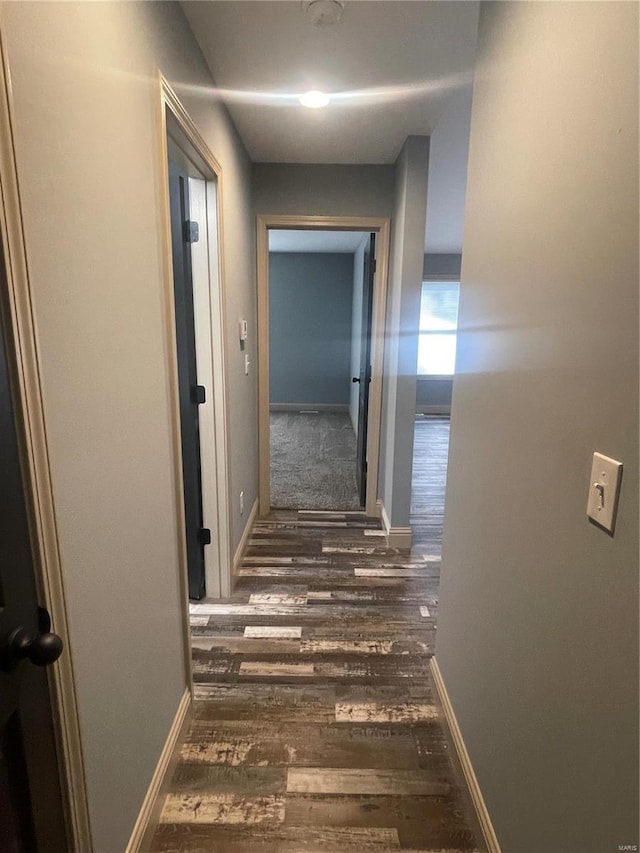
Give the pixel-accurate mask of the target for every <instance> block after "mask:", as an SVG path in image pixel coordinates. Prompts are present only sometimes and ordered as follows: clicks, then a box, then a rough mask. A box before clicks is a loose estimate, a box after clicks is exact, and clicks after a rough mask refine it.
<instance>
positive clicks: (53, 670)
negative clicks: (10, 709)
mask: <svg viewBox="0 0 640 853" xmlns="http://www.w3.org/2000/svg"><path fill="white" fill-rule="evenodd" d="M0 59H1V61H0V239H1V241H2V252H3V255H4V265H5V273H6V285H7V287H6V301H7V308H8V310H7V322H8V325H9V326H10V332H11V335H10V338H9V340H10V341H12V342H13V345H14V356H15V362H16V367H17V369H16V371H15V375H14V378H15V380H16V387H15V390H16V392H17V398H18V399H17V403H18V406H17V407H18V409H19V412H20V415H21V418H22V422H23V432H24V441H23V442H22V447H21V451H22V457H23V458H22V460H21V461H22V464H23V473H24V477H25V480H26V481H27V482H26V485H27V486H28V488H27V492H28V493H30V500H29V501H28V504H29V505H28V507H27V511H28V514H29V525H30V528H31V533H32V545H33V552H34V553H33V561H34V572H35V576H36V582H37V585H38V597H39V599H40V601H41V602H42V604H44V606H45V607H46V608H47V610H48V611H49V613H50V614H51V619H52V622H53V624H54V626H55V630H56V633H57V634H59V635H60V637H62V641H63V643H64V647H65V653H64V654H63V655H61V657H60V659H59V660H58V661H57V663H56V664H55V666H50V667H49V668H48V671H47V676H48V681H49V691H50V694H51V705H52V709H53V712H54V735H55V739H56V747H57V752H58V763H59V770H60V782H61V787H62V795H63V798H64V801H65V802H64V805H65V811H66V815H65V817H66V824H67V831H68V834H69V844H70V845H71V847H72V849H74V850H82V851H86V853H91V850H92V841H91V830H90V826H89V806H88V802H87V794H86V781H85V771H84V761H83V757H82V741H81V738H80V721H79V716H78V705H77V698H76V691H75V681H74V674H73V647H72V645H71V642H70V640H69V629H68V618H67V608H66V603H65V592H64V582H63V579H62V567H61V561H60V549H59V546H58V531H57V525H56V509H55V504H54V500H53V484H52V480H51V468H50V459H49V448H48V438H47V431H46V425H45V419H44V403H43V398H42V386H41V382H40V373H41V371H40V364H41V356H40V350H39V345H38V338H37V333H36V327H35V320H34V314H33V306H32V299H31V281H30V276H29V265H28V262H27V253H26V247H25V240H24V230H23V221H22V205H21V201H20V187H19V182H18V172H17V166H16V160H15V151H14V142H13V132H12V114H13V104H12V95H11V84H10V79H11V77H10V73H9V65H8V58H7V53H6V50H5V48H4V45H3V43H2V41H1V39H0Z"/></svg>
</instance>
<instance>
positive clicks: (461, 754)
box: [431, 658, 500, 853]
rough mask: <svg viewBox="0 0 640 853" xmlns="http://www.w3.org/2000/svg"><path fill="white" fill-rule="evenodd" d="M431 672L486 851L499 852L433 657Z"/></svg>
mask: <svg viewBox="0 0 640 853" xmlns="http://www.w3.org/2000/svg"><path fill="white" fill-rule="evenodd" d="M431 673H432V675H433V683H434V686H435V688H436V692H437V694H438V700H439V702H440V705H441V707H442V711H443V714H444V718H445V721H446V723H447V726H448V727H449V731H450V733H451V739H452V740H453V745H454V748H455V751H456V755H457V758H458V761H459V762H460V766H461V767H462V772H463V774H464V778H465V782H466V783H467V789H468V791H469V795H470V797H471V802H472V803H473V807H474V809H475V813H476V817H477V819H478V823H479V825H480V829H481V831H482V834H483V836H484V842H485V844H486V846H487V851H488V853H500V845H499V844H498V839H497V837H496V833H495V830H494V828H493V824H492V822H491V817H490V816H489V812H488V811H487V806H486V803H485V801H484V797H483V796H482V791H481V790H480V785H479V784H478V780H477V778H476V774H475V772H474V770H473V766H472V764H471V759H470V758H469V753H468V752H467V748H466V746H465V744H464V740H463V738H462V732H461V731H460V726H459V725H458V720H457V719H456V715H455V712H454V710H453V705H452V704H451V700H450V699H449V694H448V693H447V688H446V686H445V683H444V681H443V678H442V673H441V672H440V667H439V666H438V662H437V660H436V659H435V658H431Z"/></svg>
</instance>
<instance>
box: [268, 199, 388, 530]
mask: <svg viewBox="0 0 640 853" xmlns="http://www.w3.org/2000/svg"><path fill="white" fill-rule="evenodd" d="M256 227H257V233H256V237H257V253H256V263H257V283H258V423H259V427H258V432H259V455H260V489H259V499H260V501H259V512H260V515H266V514H267V513H268V512H269V509H270V506H271V490H270V484H269V457H270V447H269V230H270V229H285V230H287V229H302V230H306V231H309V230H314V229H315V230H322V231H368V232H375V233H376V235H377V246H376V271H375V277H374V286H373V316H372V321H371V384H370V386H369V429H368V432H367V464H368V475H367V494H366V505H365V510H366V512H367V513H368V514H369V515H373V514H374V513H375V505H376V498H377V497H378V494H377V492H378V466H379V460H380V428H381V420H382V371H383V361H384V342H385V327H386V305H387V278H388V272H389V239H390V237H389V235H390V231H391V221H390V219H389V218H388V217H367V216H363V217H359V216H284V215H275V214H274V215H267V214H258V216H257V220H256ZM314 408H317V406H314Z"/></svg>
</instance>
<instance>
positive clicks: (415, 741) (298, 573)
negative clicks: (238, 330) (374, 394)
mask: <svg viewBox="0 0 640 853" xmlns="http://www.w3.org/2000/svg"><path fill="white" fill-rule="evenodd" d="M436 428H437V430H438V437H437V440H436V438H434V439H433V441H436V443H437V446H438V448H439V453H440V461H439V462H437V463H436V462H433V461H431V462H427V461H425V463H424V465H422V467H421V468H420V477H419V479H418V481H417V483H416V485H417V487H418V489H420V488H425V489H426V491H425V499H424V500H422V501H421V500H420V499H419V497H418V496H417V494H414V510H415V511H416V518H419V523H420V537H421V538H420V540H419V541H420V542H421V543H422V544H420V546H419V547H420V548H421V549H422V550H421V552H420V553H418V552H416V550H415V549H414V551H413V552H412V553H411V554H407V553H402V552H399V551H397V550H393V549H389V548H387V547H386V540H385V539H384V536H383V535H382V531H381V530H380V529H379V523H378V521H377V520H375V519H367V518H366V517H365V516H364V515H349V516H344V515H340V514H338V513H333V514H331V513H314V512H306V513H303V512H300V513H297V512H294V511H291V512H285V511H281V512H275V513H272V515H271V516H270V517H269V518H267V519H264V520H259V521H258V522H257V523H256V524H255V527H254V530H253V532H252V536H251V539H250V542H249V547H248V549H247V552H246V555H245V559H244V562H243V565H242V567H241V569H240V571H239V577H238V579H237V588H236V591H235V593H234V595H233V597H232V598H231V599H229V600H226V601H211V602H204V603H200V604H194V605H192V606H191V623H192V637H193V662H194V677H195V682H196V686H195V705H194V719H193V722H192V724H191V727H190V730H189V732H188V735H187V738H186V741H185V743H184V744H183V745H182V747H181V751H180V757H179V763H178V766H177V769H176V772H175V775H174V777H173V781H172V783H171V789H170V793H169V795H168V796H167V798H166V800H165V802H164V807H163V810H162V814H161V821H160V825H159V828H158V830H157V831H156V834H155V836H154V838H153V842H152V847H151V849H152V851H155V853H161V851H162V853H169V851H171V853H187V851H188V853H195V851H202V853H204V851H221V853H223V851H224V853H245V852H248V851H256V853H301V851H317V853H320V851H322V852H323V853H324V852H325V851H352V853H356V851H393V850H405V851H414V853H417V851H440V853H447V851H449V853H451V851H471V850H478V849H481V848H480V842H479V840H478V838H477V837H476V835H475V834H474V830H473V829H472V826H473V824H472V823H471V819H470V816H469V814H468V812H467V811H466V808H465V804H464V803H465V801H464V800H463V797H462V795H461V788H460V785H459V782H458V777H457V775H456V771H455V769H454V765H453V762H452V760H451V758H450V754H451V749H450V745H449V743H448V741H447V738H446V736H445V731H444V729H443V726H442V724H441V721H440V718H439V712H438V709H437V707H436V705H435V703H434V692H433V686H432V682H431V675H430V669H429V662H430V657H431V655H432V654H433V649H434V643H435V634H436V616H437V596H438V581H439V572H440V562H439V540H438V535H439V531H441V525H442V518H441V516H442V513H441V503H442V495H443V487H442V485H441V484H440V483H439V482H436V480H437V479H438V478H440V479H441V478H442V452H443V447H444V444H445V435H444V424H436ZM421 438H424V439H425V440H426V441H428V440H429V439H427V438H426V437H425V436H422V437H421ZM444 458H445V461H446V451H445V455H444ZM432 501H433V503H434V505H435V511H434V515H433V517H432V518H430V517H429V505H430V502H432Z"/></svg>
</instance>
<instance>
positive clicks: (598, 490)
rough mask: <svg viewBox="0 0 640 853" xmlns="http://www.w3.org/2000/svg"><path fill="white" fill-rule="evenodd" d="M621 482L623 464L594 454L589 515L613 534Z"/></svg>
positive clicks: (588, 507) (588, 502)
mask: <svg viewBox="0 0 640 853" xmlns="http://www.w3.org/2000/svg"><path fill="white" fill-rule="evenodd" d="M621 480H622V462H617V461H616V460H615V459H610V458H609V457H608V456H604V455H603V454H602V453H594V454H593V464H592V466H591V480H590V481H589V499H588V501H587V515H588V516H589V518H592V519H593V520H594V521H595V522H597V524H599V525H600V526H601V527H604V529H605V530H608V531H609V533H613V530H614V527H615V526H616V514H617V511H618V495H619V494H620V481H621Z"/></svg>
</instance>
